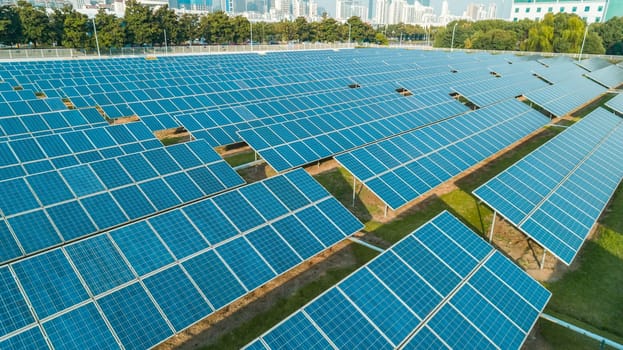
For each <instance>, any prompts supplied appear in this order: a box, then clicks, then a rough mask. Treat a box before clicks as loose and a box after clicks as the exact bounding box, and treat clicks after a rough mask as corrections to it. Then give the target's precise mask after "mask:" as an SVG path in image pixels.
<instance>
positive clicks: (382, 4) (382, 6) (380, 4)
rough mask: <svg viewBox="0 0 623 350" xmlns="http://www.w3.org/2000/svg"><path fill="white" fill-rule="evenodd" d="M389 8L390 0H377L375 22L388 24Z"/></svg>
mask: <svg viewBox="0 0 623 350" xmlns="http://www.w3.org/2000/svg"><path fill="white" fill-rule="evenodd" d="M388 9H389V1H388V0H377V1H376V6H375V9H374V10H375V11H374V22H376V23H377V24H388V23H389V22H388V21H387V19H388V18H387V11H388Z"/></svg>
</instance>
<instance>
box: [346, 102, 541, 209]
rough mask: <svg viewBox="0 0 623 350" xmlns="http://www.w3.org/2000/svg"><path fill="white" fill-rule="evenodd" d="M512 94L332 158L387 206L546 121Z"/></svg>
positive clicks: (399, 202) (431, 185)
mask: <svg viewBox="0 0 623 350" xmlns="http://www.w3.org/2000/svg"><path fill="white" fill-rule="evenodd" d="M547 121H548V120H547V118H546V117H545V116H543V115H542V114H540V113H538V112H536V111H534V110H533V109H531V108H530V107H528V106H527V105H525V104H523V103H521V102H519V101H516V100H514V99H512V100H507V101H504V102H500V103H498V104H494V105H491V106H489V107H486V108H482V109H479V110H477V111H474V112H470V113H466V114H463V115H461V116H458V117H454V118H451V119H448V120H445V121H442V122H440V123H437V124H433V125H431V126H427V127H424V128H421V129H417V130H415V131H411V132H408V133H405V134H403V135H400V136H396V137H393V138H390V139H387V140H384V141H381V142H379V143H375V144H372V145H369V146H366V147H362V148H359V149H356V150H354V151H351V152H348V153H344V154H341V155H338V156H336V157H335V159H336V160H337V161H338V162H339V163H340V164H341V165H342V166H344V167H345V168H346V169H347V170H348V171H349V172H350V173H351V174H353V176H355V178H357V179H358V180H360V181H361V182H362V183H363V184H364V185H365V186H366V187H368V188H369V189H370V190H371V191H372V192H373V193H375V194H376V195H377V196H378V197H379V198H380V199H381V200H382V201H383V202H384V203H386V204H387V205H388V206H389V207H390V208H392V209H398V208H400V207H402V206H403V205H405V204H407V203H409V202H410V201H412V200H414V199H416V198H417V197H419V196H421V195H423V194H425V193H426V192H428V191H429V190H431V189H432V188H434V187H436V186H438V185H440V184H441V183H443V182H445V181H447V180H448V179H450V178H452V177H454V176H456V175H458V174H459V173H461V172H463V171H465V170H467V169H468V168H470V167H472V166H474V165H476V164H477V163H479V162H481V161H483V160H484V159H486V158H487V157H489V156H491V155H493V154H495V153H496V152H498V151H500V150H502V149H504V148H506V147H508V146H509V145H511V144H512V143H514V142H516V141H517V140H519V139H521V138H523V137H525V136H526V135H529V134H530V133H532V132H533V131H535V130H536V129H538V128H539V127H541V126H543V125H544V124H545V123H547Z"/></svg>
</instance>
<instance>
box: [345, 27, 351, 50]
mask: <svg viewBox="0 0 623 350" xmlns="http://www.w3.org/2000/svg"><path fill="white" fill-rule="evenodd" d="M346 23H347V24H348V48H350V28H351V27H350V23H348V22H346Z"/></svg>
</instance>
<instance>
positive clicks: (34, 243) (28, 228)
mask: <svg viewBox="0 0 623 350" xmlns="http://www.w3.org/2000/svg"><path fill="white" fill-rule="evenodd" d="M7 223H8V224H9V226H10V227H11V228H12V229H13V233H14V234H15V237H17V240H18V241H19V243H20V244H21V246H22V248H24V250H25V251H26V253H32V252H35V251H38V250H41V249H44V248H47V247H50V246H53V245H55V244H58V243H61V238H60V236H59V235H58V233H57V232H56V230H55V229H54V226H52V223H51V222H50V220H49V219H48V217H47V216H46V214H45V213H44V211H43V210H38V211H34V212H28V213H25V214H21V215H18V216H14V217H12V218H9V219H8V220H7Z"/></svg>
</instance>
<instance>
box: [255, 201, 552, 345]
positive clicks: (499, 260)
mask: <svg viewBox="0 0 623 350" xmlns="http://www.w3.org/2000/svg"><path fill="white" fill-rule="evenodd" d="M446 275H447V276H449V277H451V278H450V279H446V278H444V276H446ZM550 296H551V294H550V293H549V292H548V291H547V290H546V289H545V288H544V287H542V286H541V285H540V284H539V283H538V282H536V281H535V280H533V279H532V278H531V277H530V276H528V275H527V274H526V273H525V272H524V271H522V270H521V269H520V268H519V267H517V266H516V265H514V264H513V263H512V262H511V261H510V260H508V258H506V257H505V256H504V255H502V254H501V253H499V252H497V251H496V250H495V249H493V247H491V246H490V245H489V244H487V243H486V242H485V241H484V240H482V239H481V238H480V237H478V236H477V235H476V234H475V233H474V232H473V231H471V230H470V229H469V228H467V227H466V226H465V225H464V224H462V223H461V222H460V221H459V220H458V219H457V218H456V217H454V216H452V214H450V213H448V212H443V213H441V214H439V215H438V216H437V217H435V218H434V219H432V220H431V221H429V222H427V223H426V224H424V225H423V226H422V227H420V228H419V229H417V230H416V231H414V232H413V233H412V234H410V235H408V236H407V237H405V238H404V239H403V240H401V241H400V242H398V243H397V244H395V245H394V246H393V247H391V248H389V249H388V250H386V251H385V252H383V253H382V254H381V255H379V256H377V257H376V258H375V259H373V260H372V261H370V262H369V263H367V264H366V265H364V266H363V267H361V268H360V269H359V270H357V271H356V272H354V273H353V274H351V275H350V276H348V277H346V278H345V279H344V280H342V281H341V282H339V283H338V284H337V285H336V286H334V287H333V288H331V289H329V290H328V291H326V292H325V293H323V294H321V295H320V296H318V297H317V298H316V299H314V300H312V301H311V302H310V303H308V304H307V305H305V306H303V307H302V308H301V309H299V310H298V311H296V312H295V313H294V314H292V315H291V316H290V317H288V318H287V319H285V320H284V321H282V322H281V323H279V324H278V325H276V326H275V327H273V328H272V329H271V330H269V331H267V332H266V333H264V334H262V335H261V336H260V337H259V338H257V339H256V340H254V341H253V342H251V344H249V345H247V347H245V349H266V350H269V349H290V348H299V347H303V348H306V349H307V348H309V349H312V348H313V349H315V348H329V347H333V348H337V349H358V348H362V349H372V348H373V349H395V348H405V349H420V348H424V347H426V348H429V347H431V346H432V347H434V348H465V347H469V348H477V349H489V348H490V349H496V348H501V349H519V348H521V346H522V344H523V342H524V341H525V339H526V337H527V335H528V334H529V332H530V330H531V329H532V327H533V325H534V323H535V322H536V320H537V318H538V317H539V314H540V313H541V312H542V311H543V309H544V307H545V305H546V304H547V302H548V300H549V298H550Z"/></svg>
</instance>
